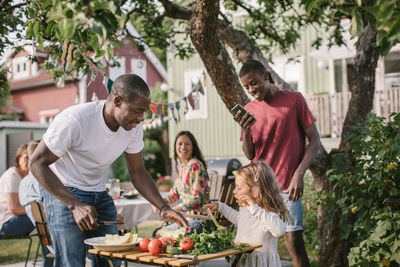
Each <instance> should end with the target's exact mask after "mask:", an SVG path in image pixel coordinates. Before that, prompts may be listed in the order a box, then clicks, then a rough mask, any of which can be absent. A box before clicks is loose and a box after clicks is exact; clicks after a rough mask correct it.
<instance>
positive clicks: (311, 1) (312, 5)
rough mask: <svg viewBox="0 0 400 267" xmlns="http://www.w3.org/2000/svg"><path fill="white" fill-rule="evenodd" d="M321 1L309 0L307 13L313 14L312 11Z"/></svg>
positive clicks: (306, 6)
mask: <svg viewBox="0 0 400 267" xmlns="http://www.w3.org/2000/svg"><path fill="white" fill-rule="evenodd" d="M318 2H319V0H309V1H307V2H306V5H305V8H306V11H307V13H311V11H312V10H313V9H314V8H315V7H316V6H317V5H318Z"/></svg>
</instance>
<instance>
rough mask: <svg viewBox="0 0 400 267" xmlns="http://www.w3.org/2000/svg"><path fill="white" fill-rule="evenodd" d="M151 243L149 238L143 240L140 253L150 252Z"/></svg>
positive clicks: (140, 243)
mask: <svg viewBox="0 0 400 267" xmlns="http://www.w3.org/2000/svg"><path fill="white" fill-rule="evenodd" d="M149 243H150V239H148V238H143V239H142V240H140V242H139V249H140V251H143V252H147V251H149V248H148V247H149Z"/></svg>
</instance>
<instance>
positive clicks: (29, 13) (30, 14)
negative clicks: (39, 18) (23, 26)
mask: <svg viewBox="0 0 400 267" xmlns="http://www.w3.org/2000/svg"><path fill="white" fill-rule="evenodd" d="M26 12H27V13H28V17H29V18H35V11H34V10H33V9H32V8H30V7H27V8H26Z"/></svg>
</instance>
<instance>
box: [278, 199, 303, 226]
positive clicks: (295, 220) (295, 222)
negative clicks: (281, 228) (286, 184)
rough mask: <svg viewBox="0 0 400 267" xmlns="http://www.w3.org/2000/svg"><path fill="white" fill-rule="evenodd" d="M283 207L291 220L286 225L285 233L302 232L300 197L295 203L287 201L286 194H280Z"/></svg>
mask: <svg viewBox="0 0 400 267" xmlns="http://www.w3.org/2000/svg"><path fill="white" fill-rule="evenodd" d="M281 196H282V198H283V201H284V202H285V206H286V208H287V209H288V211H289V214H290V216H291V217H292V220H290V221H289V222H288V223H287V225H286V232H295V231H302V230H303V207H302V205H301V200H302V198H301V197H300V198H299V199H297V200H296V201H295V202H293V201H292V200H289V199H288V194H284V193H281Z"/></svg>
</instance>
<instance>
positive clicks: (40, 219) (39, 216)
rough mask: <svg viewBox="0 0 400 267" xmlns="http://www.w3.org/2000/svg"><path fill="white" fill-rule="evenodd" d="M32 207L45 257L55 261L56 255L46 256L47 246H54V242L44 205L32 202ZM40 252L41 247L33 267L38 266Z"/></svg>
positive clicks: (48, 254)
mask: <svg viewBox="0 0 400 267" xmlns="http://www.w3.org/2000/svg"><path fill="white" fill-rule="evenodd" d="M31 207H32V213H33V217H34V218H35V224H36V230H37V235H38V236H39V241H40V245H41V247H42V253H43V255H45V259H46V260H48V259H53V258H54V255H53V254H52V253H51V252H50V253H47V254H46V253H45V249H44V248H45V247H46V246H51V245H53V240H52V239H51V236H50V231H49V228H48V226H47V219H46V214H45V212H44V208H43V204H42V203H39V202H36V201H33V202H31ZM38 252H39V246H38V249H37V250H36V256H35V261H34V264H33V266H35V265H36V261H37V257H38Z"/></svg>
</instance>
